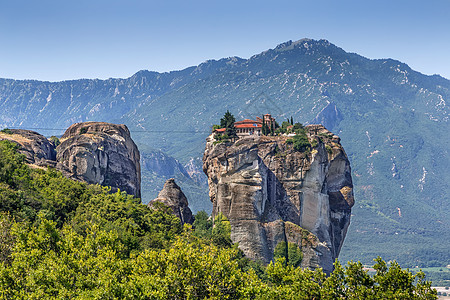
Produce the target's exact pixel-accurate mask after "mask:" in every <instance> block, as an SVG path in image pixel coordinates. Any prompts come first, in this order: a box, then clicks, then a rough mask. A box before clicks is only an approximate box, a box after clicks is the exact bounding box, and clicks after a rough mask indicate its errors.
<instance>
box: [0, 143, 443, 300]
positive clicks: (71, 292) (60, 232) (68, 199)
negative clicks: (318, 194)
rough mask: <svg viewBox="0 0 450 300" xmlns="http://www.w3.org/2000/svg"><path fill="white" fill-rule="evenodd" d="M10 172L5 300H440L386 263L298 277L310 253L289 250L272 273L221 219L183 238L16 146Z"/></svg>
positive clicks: (3, 244)
mask: <svg viewBox="0 0 450 300" xmlns="http://www.w3.org/2000/svg"><path fill="white" fill-rule="evenodd" d="M0 162H1V164H2V166H4V168H5V169H6V170H7V171H5V172H3V173H2V177H1V178H0V180H1V181H0V184H1V188H2V192H1V193H0V195H1V197H3V198H2V199H3V200H7V201H2V202H1V205H2V210H3V211H4V212H3V213H2V214H0V297H1V298H2V299H436V292H435V291H434V290H432V289H431V288H430V285H431V284H430V283H429V282H426V281H424V273H423V272H419V273H417V274H415V275H414V274H412V273H411V272H409V270H403V269H401V268H400V266H399V265H398V264H397V263H395V262H393V263H391V265H390V267H389V268H388V266H387V264H386V263H385V262H384V261H383V260H381V258H378V259H377V260H376V264H375V265H374V269H375V270H376V274H375V275H373V276H372V275H370V274H369V273H368V272H367V271H365V270H364V269H363V266H362V264H361V263H359V262H358V263H353V262H349V263H348V265H347V266H346V267H342V266H341V265H340V264H339V263H338V262H336V263H335V271H334V272H333V273H331V274H330V275H329V276H328V277H327V275H326V274H324V273H323V271H322V270H321V269H320V268H318V269H316V270H314V271H312V270H302V269H300V268H298V267H295V266H298V265H299V264H300V262H301V259H302V253H301V249H300V248H299V247H298V246H297V245H295V244H291V243H287V244H286V243H285V244H284V246H283V245H281V246H280V247H278V246H277V249H276V251H275V252H276V253H281V254H282V255H279V256H281V257H280V258H278V259H276V260H275V261H273V262H271V263H270V264H269V265H268V266H267V267H264V266H263V265H262V264H260V263H255V262H250V261H249V260H248V259H246V258H245V257H243V254H242V252H241V251H240V250H239V249H238V248H237V245H233V244H232V243H231V239H230V231H231V228H230V222H229V221H228V220H227V218H226V217H225V216H224V215H223V214H221V213H218V214H217V215H216V216H215V218H214V222H211V219H210V218H209V217H208V215H207V214H206V213H205V212H199V213H197V215H196V220H195V223H194V226H195V229H194V230H193V229H192V228H191V226H189V225H185V227H184V230H182V228H181V225H180V224H181V223H180V221H179V220H178V219H177V218H176V217H174V216H173V215H172V214H171V213H169V209H168V208H167V207H165V206H163V205H162V204H160V206H156V207H155V208H154V209H150V208H148V207H147V206H145V205H142V204H141V203H140V201H139V199H135V198H133V197H132V196H129V195H127V194H126V193H120V192H117V193H113V194H111V193H110V191H109V189H108V188H102V187H100V186H90V185H86V184H82V183H79V182H75V181H71V180H70V179H66V178H64V177H63V176H62V175H61V173H59V172H56V171H55V170H47V171H43V170H31V169H29V168H28V167H27V166H26V165H25V164H24V163H23V157H22V156H21V155H18V154H17V152H16V148H15V147H14V145H13V144H11V143H9V142H1V143H0ZM2 171H3V168H2ZM8 201H9V202H8ZM4 202H8V203H9V204H8V206H5V204H4ZM213 223H214V226H213ZM280 244H281V243H280Z"/></svg>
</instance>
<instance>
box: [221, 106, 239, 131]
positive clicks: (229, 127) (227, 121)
mask: <svg viewBox="0 0 450 300" xmlns="http://www.w3.org/2000/svg"><path fill="white" fill-rule="evenodd" d="M234 122H236V119H235V118H234V116H233V115H232V114H231V113H230V111H229V110H227V112H226V113H225V115H224V116H223V118H222V119H220V127H222V128H226V130H225V133H226V135H228V137H230V138H235V137H237V134H236V128H235V127H234Z"/></svg>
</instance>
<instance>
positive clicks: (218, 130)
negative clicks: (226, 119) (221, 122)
mask: <svg viewBox="0 0 450 300" xmlns="http://www.w3.org/2000/svg"><path fill="white" fill-rule="evenodd" d="M225 130H227V129H226V128H219V129H216V130H214V132H225Z"/></svg>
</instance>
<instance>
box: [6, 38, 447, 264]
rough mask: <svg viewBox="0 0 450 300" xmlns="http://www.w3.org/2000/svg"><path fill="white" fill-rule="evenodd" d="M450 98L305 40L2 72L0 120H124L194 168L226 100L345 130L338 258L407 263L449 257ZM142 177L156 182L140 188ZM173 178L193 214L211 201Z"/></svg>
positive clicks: (436, 79) (253, 112)
mask: <svg viewBox="0 0 450 300" xmlns="http://www.w3.org/2000/svg"><path fill="white" fill-rule="evenodd" d="M449 98H450V81H449V80H447V79H445V78H442V77H440V76H437V75H433V76H427V75H423V74H421V73H419V72H416V71H414V70H412V69H411V68H409V67H408V65H406V64H404V63H401V62H399V61H396V60H392V59H376V60H371V59H367V58H364V57H362V56H360V55H358V54H354V53H348V52H346V51H344V50H343V49H341V48H339V47H337V46H335V45H333V44H332V43H330V42H328V41H326V40H319V41H316V40H309V39H303V40H299V41H296V42H292V41H289V42H286V43H283V44H280V45H278V46H277V47H275V48H274V49H269V50H267V51H264V52H262V53H260V54H257V55H254V56H252V57H250V58H249V59H241V58H237V57H231V58H225V59H220V60H210V61H206V62H204V63H202V64H200V65H198V66H195V67H190V68H187V69H184V70H181V71H174V72H169V73H156V72H149V71H140V72H138V73H136V74H135V75H133V76H132V77H130V78H127V79H109V80H86V79H83V80H74V81H64V82H39V81H17V80H10V79H1V80H0V108H1V111H2V112H1V114H0V125H1V126H2V127H9V128H26V129H33V128H43V129H44V130H47V129H54V128H56V129H58V128H66V127H68V126H69V125H70V124H72V123H74V122H79V121H90V120H95V121H108V122H116V123H125V124H126V125H127V126H128V127H129V128H130V131H131V134H132V136H133V139H134V140H135V141H136V142H137V143H138V145H147V146H148V147H149V148H151V149H156V150H155V151H158V152H160V153H164V155H167V156H168V157H171V158H173V159H175V160H177V161H178V162H179V163H180V165H185V164H187V163H189V162H190V161H194V162H197V168H198V167H199V163H198V161H199V158H200V157H201V156H202V153H203V150H204V145H205V138H206V137H207V136H208V135H209V133H210V128H211V125H212V124H217V123H218V122H219V120H220V118H221V117H222V115H223V114H224V112H225V111H226V110H227V109H229V110H230V111H231V112H232V113H233V114H234V115H235V116H236V118H237V119H241V118H255V117H256V116H261V115H262V114H264V113H268V112H269V113H271V114H272V115H273V116H274V117H275V118H276V119H277V120H278V121H284V120H285V119H286V118H288V117H291V116H292V117H293V118H294V121H295V122H302V123H304V124H313V123H317V122H320V123H323V124H324V125H325V126H326V127H327V129H328V130H330V131H332V132H334V133H336V134H338V135H339V136H340V137H341V139H342V141H341V143H342V145H343V146H344V148H345V149H346V152H347V155H348V157H349V160H350V161H351V165H352V171H353V180H354V182H353V183H354V187H355V190H354V192H355V199H356V204H355V206H354V207H353V210H352V214H353V217H352V224H351V225H350V227H349V231H348V235H347V238H346V242H345V243H344V245H343V248H342V251H341V254H340V258H341V259H342V260H347V259H354V260H362V261H363V262H366V263H370V262H371V259H372V258H374V257H375V256H377V255H381V256H382V257H383V258H385V259H387V260H390V259H397V260H399V261H400V262H401V263H403V264H404V265H405V266H416V265H442V264H445V263H448V261H449V260H450V257H449V252H448V249H446V247H445V245H444V243H442V242H441V241H442V240H448V238H449V237H450V236H449V231H448V228H449V227H450V220H449V217H448V213H447V212H446V211H445V210H444V209H443V208H444V207H448V205H449V203H450V200H449V196H448V194H447V192H446V190H447V188H448V182H449V181H450V174H449V172H448V169H449V168H450V160H449V159H448V158H449V150H448V149H449V146H450V145H449V141H448V131H449V126H448V121H449V110H448V105H447V101H448V100H449ZM44 130H39V132H41V133H44V134H48V135H51V134H60V133H61V130H47V131H44ZM141 154H142V156H143V157H144V156H145V151H142V150H141ZM143 169H144V168H143ZM146 172H147V173H146ZM176 172H178V171H176ZM178 173H179V174H183V172H181V171H180V172H178ZM146 174H147V175H146ZM157 174H158V173H157V172H152V171H149V170H143V176H142V178H143V195H147V196H146V197H147V198H144V201H148V200H150V199H152V198H154V197H156V193H157V191H159V190H160V189H161V187H162V184H163V183H164V181H165V179H167V178H170V177H175V178H176V176H170V177H164V178H161V177H159V175H157ZM188 174H189V173H188ZM197 175H198V172H197ZM152 176H153V177H152ZM183 176H184V175H183ZM146 177H147V178H148V177H152V178H154V179H155V182H156V181H158V182H159V183H158V184H159V186H158V188H156V187H155V185H153V186H150V187H149V186H147V187H145V182H144V181H145V178H146ZM186 178H187V179H186V182H187V181H190V182H192V185H191V184H189V185H190V186H193V187H195V190H196V191H202V190H203V191H205V190H206V189H205V188H204V187H202V185H201V184H199V183H197V182H198V176H197V179H196V180H194V178H189V177H186ZM176 179H177V178H176ZM177 182H179V184H180V186H181V188H182V189H183V191H185V193H186V195H187V197H188V199H189V203H193V202H197V203H198V205H197V206H196V207H197V208H194V211H195V210H197V209H198V207H199V205H200V204H201V203H204V205H205V206H204V207H207V208H208V209H209V210H210V207H211V204H210V203H209V202H208V201H209V200H208V197H207V193H206V192H203V193H202V192H199V193H196V195H197V197H198V198H197V199H195V200H194V199H191V198H190V195H189V192H188V191H187V190H186V187H185V186H183V183H182V182H180V181H179V180H178V179H177ZM145 189H147V190H149V189H151V190H152V192H151V193H147V192H146V190H145ZM144 197H145V196H144Z"/></svg>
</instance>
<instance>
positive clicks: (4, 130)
mask: <svg viewBox="0 0 450 300" xmlns="http://www.w3.org/2000/svg"><path fill="white" fill-rule="evenodd" d="M0 132H3V133H5V134H13V133H12V131H11V129H9V128H5V129H2V130H1V131H0Z"/></svg>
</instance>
